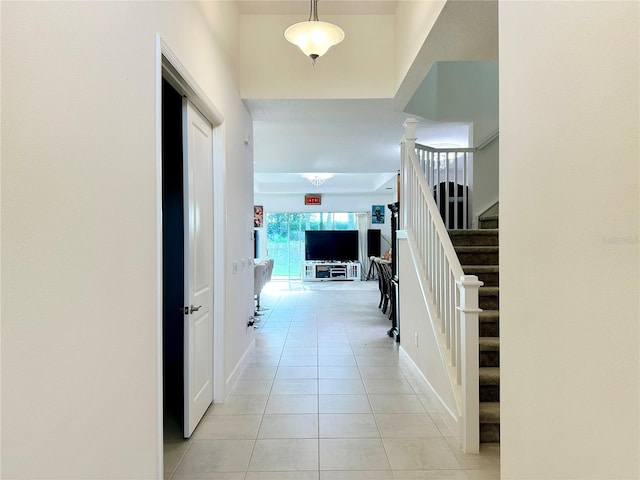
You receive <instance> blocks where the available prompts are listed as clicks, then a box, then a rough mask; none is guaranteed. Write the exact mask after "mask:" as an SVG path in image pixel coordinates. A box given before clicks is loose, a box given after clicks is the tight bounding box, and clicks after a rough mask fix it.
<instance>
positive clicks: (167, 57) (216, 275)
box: [155, 35, 226, 479]
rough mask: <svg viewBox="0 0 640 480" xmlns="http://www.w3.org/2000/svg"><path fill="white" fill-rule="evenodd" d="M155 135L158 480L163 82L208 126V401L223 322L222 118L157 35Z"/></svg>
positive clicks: (217, 394) (218, 378) (216, 384)
mask: <svg viewBox="0 0 640 480" xmlns="http://www.w3.org/2000/svg"><path fill="white" fill-rule="evenodd" d="M155 60H156V61H155V67H156V68H155V88H156V95H155V105H156V116H155V131H156V271H157V275H156V293H157V295H156V312H157V315H156V351H157V356H156V376H157V382H156V383H157V393H156V398H157V403H156V408H157V438H158V445H157V449H158V457H157V458H158V475H159V476H158V478H159V479H162V478H163V469H164V459H163V450H164V438H163V409H164V407H163V400H162V389H163V380H162V377H163V367H162V354H163V353H162V328H163V326H162V316H163V315H162V295H163V291H162V241H163V240H162V79H163V78H164V79H166V80H167V81H168V82H169V83H170V84H171V86H172V87H173V88H175V89H176V90H177V91H178V93H180V94H181V95H184V96H186V97H187V98H188V99H189V100H190V101H191V103H193V105H194V106H195V107H196V108H197V109H198V110H199V111H200V113H201V114H202V115H203V116H204V117H205V118H206V119H207V120H208V121H209V123H211V125H212V126H213V165H212V169H213V184H212V189H213V210H212V212H213V255H212V259H213V285H216V286H218V287H217V288H216V289H215V290H214V292H213V295H214V298H213V358H212V359H211V360H212V362H213V370H212V371H213V385H212V388H213V401H214V403H220V402H222V401H224V397H225V394H226V392H225V381H224V327H225V325H224V318H225V315H224V314H225V281H224V272H225V268H224V265H225V257H224V252H225V231H224V227H225V225H224V217H225V215H224V212H225V206H226V205H225V204H226V194H225V185H226V168H225V164H226V159H225V148H224V138H225V123H224V117H223V116H222V114H221V113H220V111H219V110H218V109H217V108H216V106H215V104H214V103H213V102H212V101H211V100H210V99H209V97H208V96H207V94H206V93H205V92H204V90H202V88H200V86H199V85H198V83H197V82H196V81H195V79H194V78H193V76H191V74H190V73H189V72H188V70H187V69H186V68H185V67H184V65H183V64H182V63H181V62H180V60H179V59H178V57H177V56H176V55H175V54H174V53H173V51H172V50H171V49H170V48H169V46H168V45H167V44H166V42H165V41H164V40H163V39H162V38H161V37H160V35H156V49H155Z"/></svg>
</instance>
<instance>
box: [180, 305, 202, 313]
mask: <svg viewBox="0 0 640 480" xmlns="http://www.w3.org/2000/svg"><path fill="white" fill-rule="evenodd" d="M201 308H202V305H198V306H197V307H195V306H193V305H191V306H190V307H180V308H179V310H180V311H181V312H182V313H184V314H185V315H189V314H190V313H193V312H197V311H198V310H200V309H201Z"/></svg>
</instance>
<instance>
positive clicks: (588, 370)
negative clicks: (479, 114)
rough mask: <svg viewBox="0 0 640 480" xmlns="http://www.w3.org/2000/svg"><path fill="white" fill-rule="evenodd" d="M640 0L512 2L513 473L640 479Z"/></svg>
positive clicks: (505, 416)
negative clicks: (625, 0)
mask: <svg viewBox="0 0 640 480" xmlns="http://www.w3.org/2000/svg"><path fill="white" fill-rule="evenodd" d="M639 19H640V3H638V2H635V1H629V2H555V1H544V2H501V3H500V223H501V232H500V255H501V257H500V270H501V271H500V297H501V299H500V301H501V306H500V307H501V312H500V316H501V318H500V324H501V409H502V411H501V414H502V420H501V440H502V445H501V453H502V478H504V479H533V478H535V479H554V480H556V479H562V478H574V479H575V478H580V479H604V478H606V479H631V478H634V479H635V478H640V466H639V460H638V459H639V457H638V452H639V451H640V437H639V429H638V426H639V424H640V412H639V409H640V398H639V392H640V366H639V365H640V362H639V350H640V349H639V347H640V345H639V338H640V337H639V333H640V332H639V324H638V319H639V318H640V310H639V303H638V292H639V291H640V281H639V265H640V255H639V251H640V247H639V245H640V241H639V237H638V235H639V231H640V222H639V217H640V214H639V212H640V210H639V195H640V190H639V173H640V172H639V168H640V162H639V161H638V159H639V158H640V149H639V145H640V138H639V132H640V125H639V118H640V116H639V113H640V112H639V105H640V96H639V85H640V78H639V67H640V65H639V62H640V51H639V45H640V38H639V32H640V25H639Z"/></svg>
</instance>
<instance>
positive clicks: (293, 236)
mask: <svg viewBox="0 0 640 480" xmlns="http://www.w3.org/2000/svg"><path fill="white" fill-rule="evenodd" d="M265 226H266V230H267V252H268V256H269V257H271V258H273V259H274V266H273V274H272V278H273V279H278V278H279V279H287V280H297V279H299V278H300V275H301V268H302V262H304V232H305V230H356V229H357V228H358V224H357V221H356V214H355V212H314V213H267V214H266V215H265Z"/></svg>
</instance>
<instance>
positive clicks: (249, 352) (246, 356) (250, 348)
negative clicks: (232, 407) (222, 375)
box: [224, 339, 256, 401]
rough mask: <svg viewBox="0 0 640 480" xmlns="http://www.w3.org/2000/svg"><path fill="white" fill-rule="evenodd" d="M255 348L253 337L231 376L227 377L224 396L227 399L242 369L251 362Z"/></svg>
mask: <svg viewBox="0 0 640 480" xmlns="http://www.w3.org/2000/svg"><path fill="white" fill-rule="evenodd" d="M255 349H256V340H255V339H253V340H252V341H251V343H250V344H249V346H248V347H247V349H246V350H245V352H244V354H243V355H242V357H241V358H240V360H239V361H238V363H237V364H236V366H235V368H234V369H233V371H232V372H231V374H230V375H229V377H227V379H226V381H225V385H224V387H225V396H224V399H225V401H226V400H227V397H228V396H229V392H230V391H231V389H232V388H233V386H234V385H235V384H236V382H237V381H238V378H239V377H240V374H241V373H242V370H244V367H246V366H247V363H248V362H249V360H250V358H251V356H252V355H253V351H254V350H255Z"/></svg>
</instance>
